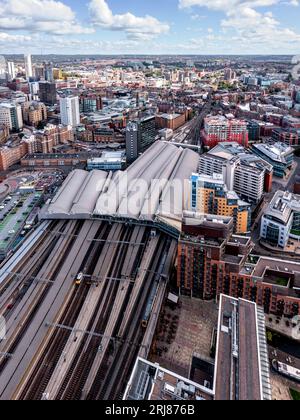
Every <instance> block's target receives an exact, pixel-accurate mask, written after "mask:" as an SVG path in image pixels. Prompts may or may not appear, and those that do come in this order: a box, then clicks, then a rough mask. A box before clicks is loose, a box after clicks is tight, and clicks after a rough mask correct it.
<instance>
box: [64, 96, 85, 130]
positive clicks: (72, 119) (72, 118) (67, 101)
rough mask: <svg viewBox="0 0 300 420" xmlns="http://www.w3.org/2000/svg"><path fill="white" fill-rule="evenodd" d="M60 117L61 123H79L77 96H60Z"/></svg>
mask: <svg viewBox="0 0 300 420" xmlns="http://www.w3.org/2000/svg"><path fill="white" fill-rule="evenodd" d="M60 117H61V123H62V124H63V125H71V126H72V127H76V126H78V125H79V124H80V107H79V98H78V96H69V97H66V98H60Z"/></svg>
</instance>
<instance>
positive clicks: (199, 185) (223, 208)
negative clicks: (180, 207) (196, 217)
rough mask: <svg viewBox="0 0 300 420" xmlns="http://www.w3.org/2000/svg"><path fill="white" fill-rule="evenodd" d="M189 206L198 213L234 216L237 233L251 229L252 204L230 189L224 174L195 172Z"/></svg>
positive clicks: (191, 182)
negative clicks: (210, 174)
mask: <svg viewBox="0 0 300 420" xmlns="http://www.w3.org/2000/svg"><path fill="white" fill-rule="evenodd" d="M189 208H190V209H191V210H192V211H194V212H197V213H202V214H214V215H218V216H225V217H232V218H233V220H234V231H235V233H237V234H245V233H247V232H249V231H250V229H251V206H250V205H249V204H248V203H246V202H245V201H242V200H241V199H240V198H239V197H238V195H237V194H236V192H234V191H230V190H228V188H227V186H226V185H225V183H224V180H223V176H222V175H217V174H214V175H213V176H208V175H198V174H193V175H192V176H191V179H190V197H189Z"/></svg>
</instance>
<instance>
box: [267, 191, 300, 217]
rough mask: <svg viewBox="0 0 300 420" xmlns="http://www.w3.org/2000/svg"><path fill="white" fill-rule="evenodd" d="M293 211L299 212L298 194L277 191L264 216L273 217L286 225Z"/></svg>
mask: <svg viewBox="0 0 300 420" xmlns="http://www.w3.org/2000/svg"><path fill="white" fill-rule="evenodd" d="M293 211H296V212H299V213H300V195H296V194H292V193H289V192H285V191H277V192H276V194H275V195H274V197H273V199H272V201H271V203H270V204H269V206H268V207H267V209H266V211H265V213H264V216H265V217H273V218H275V219H277V220H279V221H281V222H282V223H283V224H285V225H286V224H287V223H288V222H289V221H290V217H291V215H292V213H293Z"/></svg>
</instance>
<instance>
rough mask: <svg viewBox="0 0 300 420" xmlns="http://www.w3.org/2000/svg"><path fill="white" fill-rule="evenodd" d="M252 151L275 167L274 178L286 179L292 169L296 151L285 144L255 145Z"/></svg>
mask: <svg viewBox="0 0 300 420" xmlns="http://www.w3.org/2000/svg"><path fill="white" fill-rule="evenodd" d="M252 151H253V152H254V153H255V154H256V155H257V156H259V157H261V158H262V159H264V160H266V161H267V162H269V163H270V164H271V165H272V166H273V168H274V176H277V177H279V178H284V177H285V176H286V175H287V173H288V171H289V170H290V169H291V168H292V165H293V162H294V150H293V149H292V148H291V147H290V146H287V145H286V144H284V143H280V142H277V143H274V144H260V143H258V144H253V146H252Z"/></svg>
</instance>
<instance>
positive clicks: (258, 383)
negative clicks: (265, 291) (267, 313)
mask: <svg viewBox="0 0 300 420" xmlns="http://www.w3.org/2000/svg"><path fill="white" fill-rule="evenodd" d="M263 367H265V368H267V369H263ZM269 381H270V378H269V375H268V356H267V350H266V337H265V327H264V316H263V315H262V316H261V314H260V312H259V311H258V308H257V306H256V304H255V303H252V302H249V301H246V300H243V299H234V298H231V297H228V296H224V295H221V300H220V311H219V324H218V339H217V357H216V372H215V387H214V389H215V399H216V400H227V401H230V400H250V401H255V400H256V401H257V400H263V399H271V390H270V383H269Z"/></svg>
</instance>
